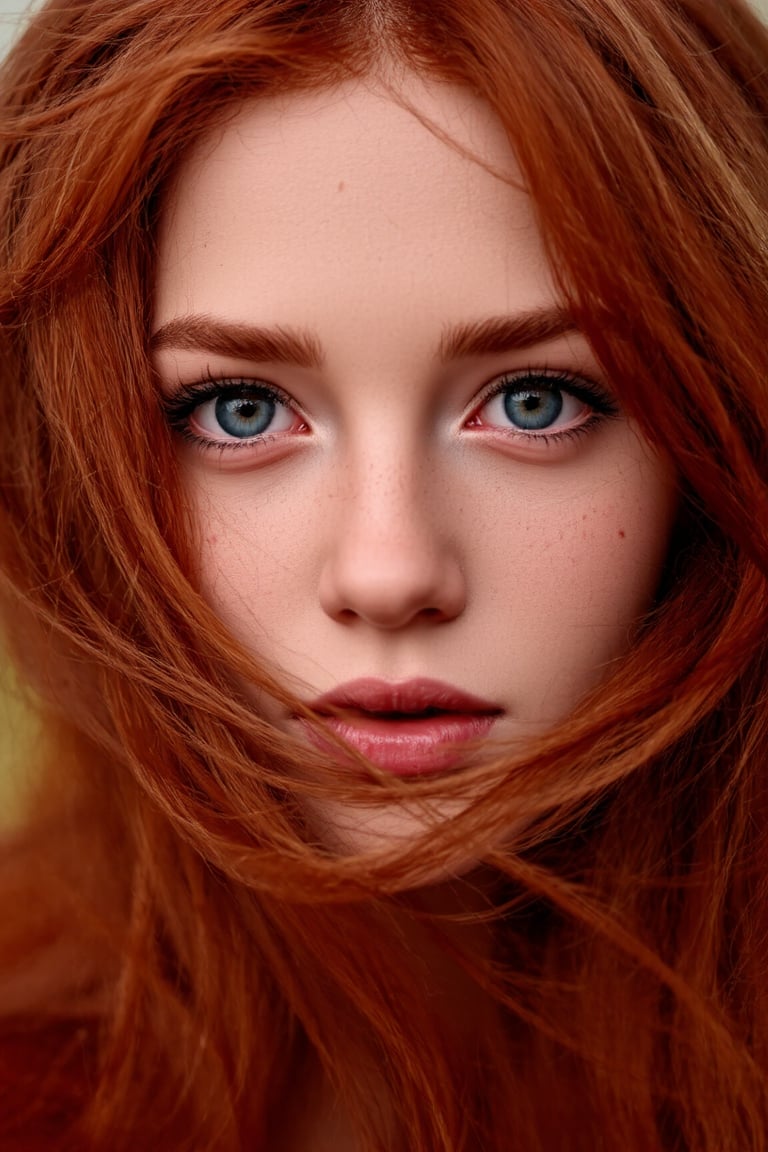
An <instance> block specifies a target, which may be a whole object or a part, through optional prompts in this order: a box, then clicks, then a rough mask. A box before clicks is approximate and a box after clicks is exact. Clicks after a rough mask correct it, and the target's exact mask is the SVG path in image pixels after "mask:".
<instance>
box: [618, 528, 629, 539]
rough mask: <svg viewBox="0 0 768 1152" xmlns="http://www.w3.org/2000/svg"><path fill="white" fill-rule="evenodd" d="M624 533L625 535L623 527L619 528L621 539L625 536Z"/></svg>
mask: <svg viewBox="0 0 768 1152" xmlns="http://www.w3.org/2000/svg"><path fill="white" fill-rule="evenodd" d="M626 535H627V534H626V532H625V531H624V529H623V528H619V536H620V537H621V539H622V540H623V539H624V537H625V536H626Z"/></svg>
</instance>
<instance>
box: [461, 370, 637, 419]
mask: <svg viewBox="0 0 768 1152" xmlns="http://www.w3.org/2000/svg"><path fill="white" fill-rule="evenodd" d="M531 381H542V382H545V383H546V385H547V386H549V387H551V388H557V389H559V390H560V391H561V392H567V393H569V394H570V395H571V396H575V397H576V398H577V399H579V400H583V401H584V403H585V404H589V406H590V407H591V408H592V409H594V411H595V412H599V413H601V414H602V415H604V416H618V415H619V412H620V408H619V404H618V402H617V400H616V399H615V397H614V396H613V394H612V393H611V392H610V391H609V390H608V388H607V387H606V386H605V385H604V384H601V383H599V381H597V380H596V379H594V377H592V376H590V375H589V374H588V373H586V372H580V373H578V374H576V373H574V372H571V370H570V369H564V368H549V367H547V366H545V365H543V364H538V365H536V366H531V367H527V368H515V369H512V370H511V371H509V372H502V373H500V374H499V375H498V376H494V378H493V379H492V380H490V381H489V382H488V384H486V385H485V387H484V388H483V389H482V390H481V392H480V395H479V396H476V397H475V399H474V400H473V401H472V404H471V407H470V408H469V410H468V411H467V413H466V414H465V416H464V419H463V421H462V423H463V424H464V425H466V422H467V420H471V419H472V418H473V417H474V416H476V415H477V413H478V412H479V411H480V410H481V409H482V408H483V407H484V406H485V405H486V404H487V403H488V401H489V400H492V399H493V397H494V396H498V395H499V393H500V392H505V391H514V390H515V386H517V387H518V388H519V390H521V391H522V390H523V388H524V387H526V385H527V386H528V387H530V386H531V383H530V382H531Z"/></svg>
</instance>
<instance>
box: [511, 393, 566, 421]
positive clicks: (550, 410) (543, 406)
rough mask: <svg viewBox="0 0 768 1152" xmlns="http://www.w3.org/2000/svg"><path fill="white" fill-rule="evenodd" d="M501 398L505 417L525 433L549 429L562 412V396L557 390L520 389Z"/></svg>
mask: <svg viewBox="0 0 768 1152" xmlns="http://www.w3.org/2000/svg"><path fill="white" fill-rule="evenodd" d="M502 396H503V398H504V413H505V415H506V416H508V418H509V420H510V421H511V423H512V424H514V425H515V426H516V427H517V428H520V429H521V430H522V431H525V432H541V431H543V430H544V429H545V428H549V427H550V426H551V425H552V424H554V423H555V421H556V420H557V418H558V416H559V415H560V413H561V412H562V411H563V394H562V392H561V391H560V390H559V389H558V388H521V389H519V390H518V391H516V392H504V393H502Z"/></svg>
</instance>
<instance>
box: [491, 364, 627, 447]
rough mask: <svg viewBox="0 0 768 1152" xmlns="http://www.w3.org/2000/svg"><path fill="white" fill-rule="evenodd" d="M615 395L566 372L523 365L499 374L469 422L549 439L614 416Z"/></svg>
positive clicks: (532, 439)
mask: <svg viewBox="0 0 768 1152" xmlns="http://www.w3.org/2000/svg"><path fill="white" fill-rule="evenodd" d="M617 414H618V408H617V406H616V403H615V401H614V400H613V398H612V397H611V395H610V393H608V392H607V391H606V390H605V389H604V388H602V387H600V386H599V385H597V384H596V383H594V382H593V381H590V380H588V379H583V378H581V377H576V376H572V375H571V374H570V373H563V372H558V373H549V372H547V371H541V370H537V371H526V372H520V373H516V374H515V375H514V376H502V377H501V378H500V379H499V380H498V381H497V382H496V384H495V386H494V390H493V391H492V392H491V394H490V395H488V396H487V397H486V399H485V400H484V402H483V403H482V404H481V405H480V407H479V408H478V409H476V412H475V415H474V416H473V418H472V420H471V421H470V423H469V427H470V428H492V429H496V430H498V431H502V432H508V433H510V434H511V435H515V436H517V437H518V438H519V437H521V436H522V437H526V438H528V439H529V440H531V441H536V440H539V441H541V442H547V441H548V442H550V443H551V442H552V441H554V440H557V439H559V438H561V437H564V436H570V435H572V434H573V433H576V432H582V431H583V432H586V431H588V430H589V429H591V428H593V427H595V425H596V424H597V423H599V422H600V420H602V419H603V418H604V417H608V416H616V415H617Z"/></svg>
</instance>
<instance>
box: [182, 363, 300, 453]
mask: <svg viewBox="0 0 768 1152" xmlns="http://www.w3.org/2000/svg"><path fill="white" fill-rule="evenodd" d="M244 388H250V389H252V390H253V391H254V392H259V393H260V394H261V395H263V396H268V397H269V399H270V400H274V401H277V402H278V403H280V404H285V405H286V406H287V407H289V408H294V409H295V407H296V405H295V403H294V401H293V400H291V398H290V397H289V396H287V395H286V394H285V393H284V392H282V391H281V390H280V389H279V388H275V386H274V385H273V384H267V383H266V381H261V380H259V381H257V380H253V379H249V378H246V377H234V376H222V377H216V376H214V375H212V374H208V373H206V375H205V376H203V377H202V378H201V379H200V380H198V381H196V382H195V383H194V384H181V383H180V384H179V385H178V386H177V387H176V390H175V391H174V393H173V395H171V396H165V397H164V398H163V400H162V406H163V411H164V412H165V418H166V420H167V421H168V424H169V425H170V427H171V428H172V429H173V430H174V431H175V432H178V433H180V435H182V436H183V437H184V438H185V439H186V440H189V441H190V442H191V443H193V444H197V445H202V446H203V447H206V448H215V449H219V450H222V449H223V450H229V449H235V448H247V447H249V446H250V445H252V444H253V443H254V442H255V441H258V440H263V439H265V438H266V437H267V436H269V433H268V432H265V433H261V434H260V435H257V436H253V437H250V438H248V439H243V440H213V439H209V438H207V437H203V436H198V435H196V434H195V433H194V432H192V431H191V429H190V427H189V417H190V416H191V415H192V413H193V412H194V411H195V409H196V408H199V407H200V405H201V404H204V403H205V402H206V400H211V399H213V397H218V396H226V395H227V394H228V393H236V392H240V391H242V390H243V389H244Z"/></svg>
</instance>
